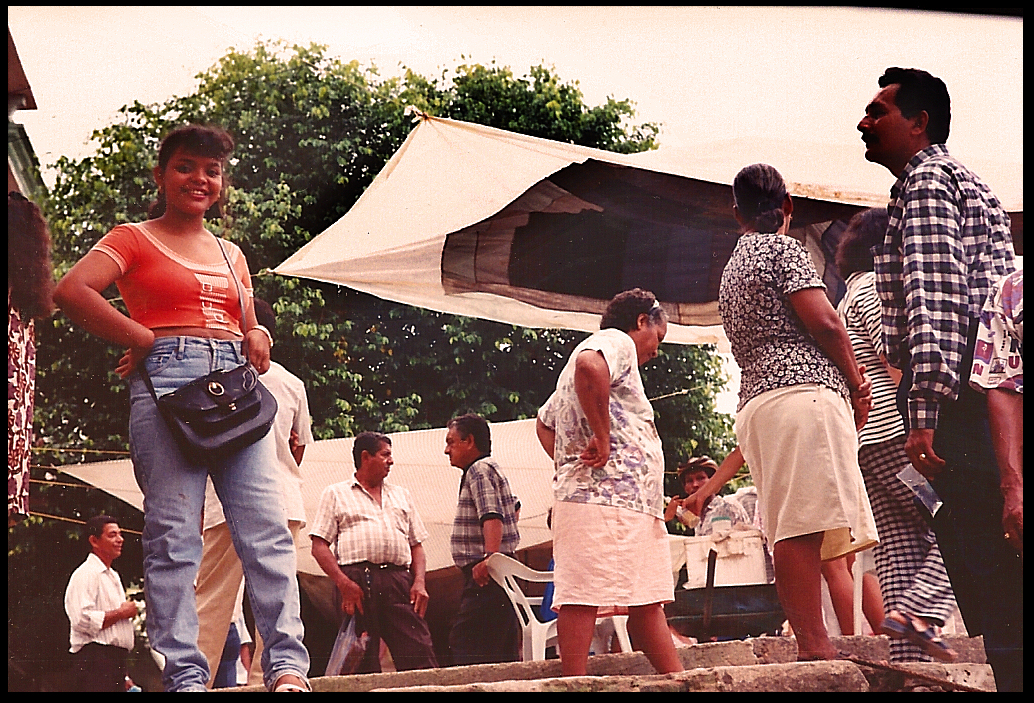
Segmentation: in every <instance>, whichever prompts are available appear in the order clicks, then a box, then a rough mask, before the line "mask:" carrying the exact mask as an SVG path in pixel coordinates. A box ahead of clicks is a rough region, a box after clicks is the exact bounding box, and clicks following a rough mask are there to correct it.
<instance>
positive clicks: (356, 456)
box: [352, 432, 391, 469]
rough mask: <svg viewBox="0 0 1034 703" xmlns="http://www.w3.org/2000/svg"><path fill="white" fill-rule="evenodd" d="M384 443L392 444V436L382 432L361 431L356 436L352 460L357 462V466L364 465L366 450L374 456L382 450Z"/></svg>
mask: <svg viewBox="0 0 1034 703" xmlns="http://www.w3.org/2000/svg"><path fill="white" fill-rule="evenodd" d="M384 444H387V445H388V446H389V447H390V446H391V438H390V437H388V435H386V434H381V433H380V432H361V433H359V435H358V436H357V437H356V438H355V443H354V444H353V445H352V460H353V461H354V462H355V468H357V469H358V468H361V467H362V465H363V452H364V451H365V452H366V453H367V454H369V455H370V456H373V455H374V454H376V453H377V452H379V451H380V450H381V445H384Z"/></svg>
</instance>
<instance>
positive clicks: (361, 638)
mask: <svg viewBox="0 0 1034 703" xmlns="http://www.w3.org/2000/svg"><path fill="white" fill-rule="evenodd" d="M358 619H359V617H358V616H357V615H354V616H351V617H349V616H348V615H346V616H345V617H344V619H343V620H342V621H341V627H340V628H338V632H337V639H336V640H334V649H333V650H331V652H330V661H329V662H328V663H327V672H326V675H327V676H344V675H345V674H354V673H355V671H356V669H358V668H359V664H360V662H362V661H363V656H364V655H365V654H366V645H367V643H368V642H369V641H370V635H369V634H368V633H367V632H366V631H365V630H364V629H363V628H362V626H361V625H357V624H356V621H357V620H358ZM357 628H358V629H359V634H358V635H356V629H357Z"/></svg>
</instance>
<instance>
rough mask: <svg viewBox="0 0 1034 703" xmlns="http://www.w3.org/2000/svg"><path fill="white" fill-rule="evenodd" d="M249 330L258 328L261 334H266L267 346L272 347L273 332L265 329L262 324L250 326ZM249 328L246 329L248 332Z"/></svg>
mask: <svg viewBox="0 0 1034 703" xmlns="http://www.w3.org/2000/svg"><path fill="white" fill-rule="evenodd" d="M251 330H258V331H259V332H261V333H262V334H264V335H266V339H268V340H269V348H270V349H272V348H273V334H272V333H271V332H270V331H269V330H268V329H266V327H265V326H264V325H255V326H254V327H252V328H251ZM251 330H248V331H249V332H250V331H251Z"/></svg>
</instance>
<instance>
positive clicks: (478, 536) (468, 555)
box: [450, 456, 521, 568]
mask: <svg viewBox="0 0 1034 703" xmlns="http://www.w3.org/2000/svg"><path fill="white" fill-rule="evenodd" d="M516 500H517V499H516V498H515V497H514V495H513V492H512V491H511V490H510V483H509V481H507V480H506V476H504V475H503V472H502V471H500V470H499V465H498V464H496V463H495V461H493V460H492V459H491V458H489V457H487V456H485V457H481V458H480V459H478V460H477V461H475V462H474V463H473V464H471V465H470V466H469V467H468V468H467V469H466V470H465V471H464V472H463V476H462V477H461V478H460V495H459V500H458V501H457V504H456V519H455V520H454V521H453V523H452V538H451V540H450V546H451V548H452V560H453V562H455V564H456V566H458V567H460V568H462V567H464V566H469V565H470V564H474V563H476V562H479V561H481V560H482V559H483V558H484V556H485V536H484V533H483V532H482V530H481V525H482V523H484V521H485V520H493V519H495V520H500V521H502V523H503V539H502V544H500V546H499V551H500V552H502V553H504V554H512V553H513V552H515V551H516V550H517V543H518V542H520V539H521V537H520V534H519V533H518V532H517V514H516V512H515V511H514V506H515V504H516Z"/></svg>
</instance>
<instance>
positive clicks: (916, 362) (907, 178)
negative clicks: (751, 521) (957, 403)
mask: <svg viewBox="0 0 1034 703" xmlns="http://www.w3.org/2000/svg"><path fill="white" fill-rule="evenodd" d="M890 194H891V201H890V204H889V205H888V206H887V212H888V214H889V215H890V223H889V225H888V227H887V236H886V238H885V240H884V242H883V244H880V245H877V246H875V247H873V250H872V251H873V256H874V259H875V264H876V290H877V291H878V292H879V295H880V299H881V300H882V302H883V339H884V344H885V345H886V349H887V358H888V359H889V360H890V362H891V364H893V365H895V366H898V368H902V365H903V364H905V363H906V360H910V362H909V363H911V367H912V372H913V374H914V380H913V383H912V388H911V390H910V391H909V393H908V415H909V422H910V426H911V427H912V428H914V429H936V428H937V416H938V408H939V403H940V402H942V401H945V400H955V399H956V398H958V395H959V390H960V388H961V382H962V381H961V379H962V376H963V375H964V374H965V372H968V371H969V369H965V370H963V369H962V368H960V367H961V366H962V358H963V354H964V353H965V351H966V345H967V341H968V335H969V331H970V329H969V326H970V324H971V321H975V320H977V319H978V318H979V317H980V310H981V308H982V307H983V305H984V300H985V299H986V298H987V295H988V293H989V292H990V290H991V284H992V283H993V282H994V281H995V280H996V279H998V278H1000V277H1002V276H1004V275H1006V274H1008V273H1011V272H1012V271H1013V270H1014V269H1015V268H1016V264H1015V256H1014V255H1013V248H1012V234H1011V231H1010V229H1009V217H1008V215H1006V214H1005V210H1004V209H1003V208H1002V205H1001V203H1000V202H998V198H996V197H995V196H994V194H993V193H992V192H991V189H990V188H988V187H987V186H986V185H985V184H984V183H983V182H982V181H981V180H980V179H979V178H977V177H976V176H975V175H974V174H973V173H971V172H970V171H969V170H967V169H966V167H965V166H963V165H962V164H960V163H959V162H958V161H956V160H955V159H953V158H952V157H951V156H949V154H948V149H947V147H945V146H944V144H934V145H932V146H929V147H927V148H926V149H923V150H922V151H920V152H919V153H917V154H916V155H915V156H914V157H912V160H911V161H909V162H908V165H907V166H906V167H905V169H904V171H902V173H901V176H900V178H898V180H897V182H896V183H895V184H894V186H893V187H892V188H891V191H890Z"/></svg>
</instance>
